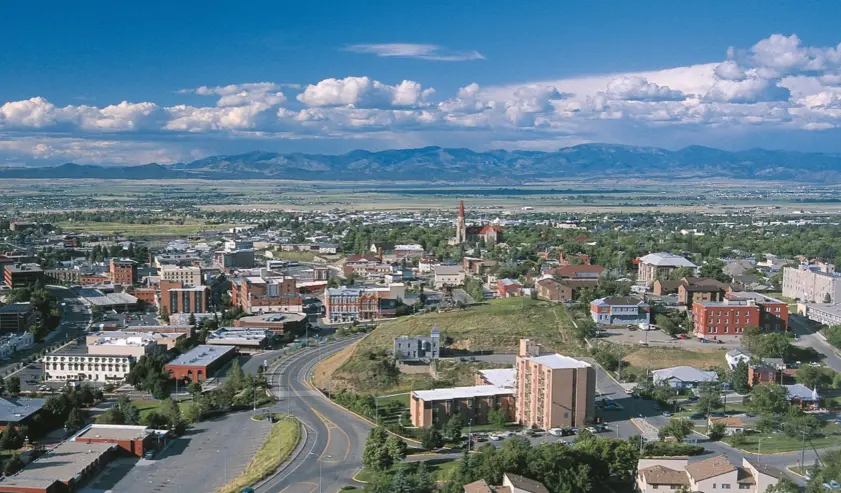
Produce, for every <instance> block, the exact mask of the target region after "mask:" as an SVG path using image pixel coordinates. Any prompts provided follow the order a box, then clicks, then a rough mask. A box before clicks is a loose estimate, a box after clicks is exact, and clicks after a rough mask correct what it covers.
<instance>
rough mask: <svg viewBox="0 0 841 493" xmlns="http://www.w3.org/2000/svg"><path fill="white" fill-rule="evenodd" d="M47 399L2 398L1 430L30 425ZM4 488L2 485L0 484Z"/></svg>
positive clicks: (0, 403) (0, 407)
mask: <svg viewBox="0 0 841 493" xmlns="http://www.w3.org/2000/svg"><path fill="white" fill-rule="evenodd" d="M46 402H47V400H46V399H30V398H28V397H10V398H8V399H7V398H3V397H0V430H5V429H6V428H8V427H10V426H12V427H18V426H22V425H29V424H30V423H31V422H32V419H33V418H34V417H35V415H37V414H38V413H39V412H41V408H42V407H44V404H45V403H46ZM0 488H2V483H0Z"/></svg>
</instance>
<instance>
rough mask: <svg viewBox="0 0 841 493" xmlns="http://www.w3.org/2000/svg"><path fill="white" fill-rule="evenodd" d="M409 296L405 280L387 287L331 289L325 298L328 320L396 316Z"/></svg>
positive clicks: (343, 287)
mask: <svg viewBox="0 0 841 493" xmlns="http://www.w3.org/2000/svg"><path fill="white" fill-rule="evenodd" d="M405 295H406V286H405V285H404V284H402V283H400V284H391V285H389V286H388V287H385V288H348V287H346V286H342V287H340V288H330V289H328V290H327V292H326V295H325V297H324V302H325V303H324V307H325V320H326V321H327V322H328V323H342V322H353V321H362V320H377V319H380V318H387V317H392V316H395V315H396V310H397V305H398V303H399V300H401V299H403V298H404V297H405Z"/></svg>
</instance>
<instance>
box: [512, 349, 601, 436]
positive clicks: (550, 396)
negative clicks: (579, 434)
mask: <svg viewBox="0 0 841 493" xmlns="http://www.w3.org/2000/svg"><path fill="white" fill-rule="evenodd" d="M541 350H542V348H541V346H540V345H539V344H536V343H535V342H534V341H531V340H529V339H523V340H521V341H520V351H519V354H518V355H517V359H516V365H515V368H516V371H517V375H516V382H517V393H516V413H515V416H516V420H517V421H518V422H519V423H520V424H522V425H524V426H532V427H537V428H542V429H549V428H563V427H570V426H584V425H585V424H586V423H588V422H592V421H593V418H594V416H595V396H596V372H595V369H594V368H593V367H592V365H590V364H589V363H586V362H584V361H580V360H577V359H573V358H569V357H566V356H561V355H558V354H546V355H541Z"/></svg>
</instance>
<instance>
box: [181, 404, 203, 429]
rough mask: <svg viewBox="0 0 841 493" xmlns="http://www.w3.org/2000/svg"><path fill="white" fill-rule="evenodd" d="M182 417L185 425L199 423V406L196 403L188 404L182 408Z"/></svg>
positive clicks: (200, 415) (200, 413) (200, 414)
mask: <svg viewBox="0 0 841 493" xmlns="http://www.w3.org/2000/svg"><path fill="white" fill-rule="evenodd" d="M182 417H183V418H184V421H185V422H187V423H190V424H193V423H198V422H199V421H201V417H202V412H201V406H200V405H199V404H198V403H196V402H190V403H188V404H187V405H186V406H184V412H183V413H182Z"/></svg>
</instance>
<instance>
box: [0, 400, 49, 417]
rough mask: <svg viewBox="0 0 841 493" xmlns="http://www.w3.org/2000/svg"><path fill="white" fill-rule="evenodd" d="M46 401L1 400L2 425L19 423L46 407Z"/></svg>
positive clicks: (0, 414) (0, 415)
mask: <svg viewBox="0 0 841 493" xmlns="http://www.w3.org/2000/svg"><path fill="white" fill-rule="evenodd" d="M45 402H47V401H46V400H45V399H29V398H26V397H18V398H14V397H12V398H9V399H3V398H0V423H19V422H21V421H23V420H25V419H26V418H28V417H29V416H31V415H33V414H35V413H37V412H38V411H40V410H41V408H42V407H44V403H45Z"/></svg>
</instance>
